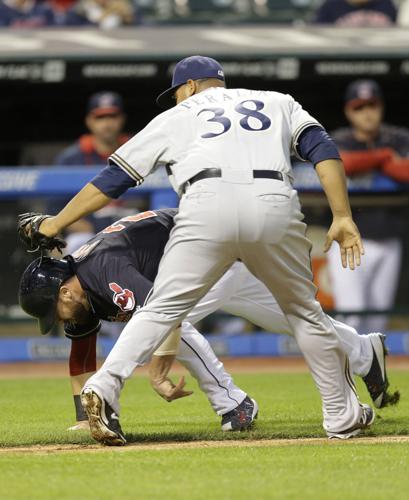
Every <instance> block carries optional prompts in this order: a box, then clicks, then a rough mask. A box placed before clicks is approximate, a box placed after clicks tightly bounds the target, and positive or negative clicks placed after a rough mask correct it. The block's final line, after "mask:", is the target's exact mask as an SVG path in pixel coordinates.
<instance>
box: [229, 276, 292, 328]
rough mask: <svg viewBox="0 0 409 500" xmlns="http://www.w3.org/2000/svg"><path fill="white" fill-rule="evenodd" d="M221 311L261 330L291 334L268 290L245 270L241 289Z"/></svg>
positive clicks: (281, 312)
mask: <svg viewBox="0 0 409 500" xmlns="http://www.w3.org/2000/svg"><path fill="white" fill-rule="evenodd" d="M222 309H223V310H224V311H225V312H228V313H229V314H233V315H234V316H239V317H241V318H244V319H247V320H248V321H250V322H251V323H254V324H255V325H257V326H259V327H260V328H262V329H263V330H266V331H269V332H273V333H284V334H292V330H291V328H290V325H289V324H288V321H287V318H286V317H285V315H284V313H283V311H282V310H281V308H280V306H279V305H278V303H277V301H276V300H275V298H274V297H273V295H272V293H271V292H270V290H269V289H268V288H267V287H266V286H265V285H264V283H262V282H261V281H260V280H258V279H257V278H256V277H255V276H253V275H252V274H251V273H250V271H248V270H247V269H245V280H243V282H242V285H241V287H240V288H238V289H237V291H236V294H235V295H233V296H232V297H230V299H229V300H227V301H226V302H225V303H224V305H223V306H222Z"/></svg>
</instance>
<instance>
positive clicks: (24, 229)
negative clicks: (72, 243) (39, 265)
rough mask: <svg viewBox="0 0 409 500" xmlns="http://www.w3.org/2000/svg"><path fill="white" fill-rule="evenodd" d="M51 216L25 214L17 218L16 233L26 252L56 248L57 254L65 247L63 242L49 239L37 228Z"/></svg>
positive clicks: (32, 213) (52, 238)
mask: <svg viewBox="0 0 409 500" xmlns="http://www.w3.org/2000/svg"><path fill="white" fill-rule="evenodd" d="M50 217H51V215H44V214H40V213H37V212H27V213H25V214H20V215H19V216H18V225H17V232H18V235H19V237H20V240H21V241H22V242H23V244H24V246H25V247H26V248H27V251H28V252H30V253H31V252H36V251H38V250H49V251H51V250H54V248H57V249H58V251H59V252H61V249H62V248H64V247H65V246H66V243H65V241H64V240H62V239H60V238H56V237H55V236H53V237H49V236H45V234H42V233H40V231H39V230H38V228H39V227H40V225H41V223H42V222H43V220H45V219H49V218H50Z"/></svg>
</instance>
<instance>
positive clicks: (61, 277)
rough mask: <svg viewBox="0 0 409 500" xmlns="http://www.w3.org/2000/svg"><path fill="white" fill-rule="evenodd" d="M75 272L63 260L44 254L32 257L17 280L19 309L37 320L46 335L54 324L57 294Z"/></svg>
mask: <svg viewBox="0 0 409 500" xmlns="http://www.w3.org/2000/svg"><path fill="white" fill-rule="evenodd" d="M73 275H74V271H73V270H72V269H71V266H70V264H69V263H68V262H67V261H66V260H58V259H52V258H50V257H43V258H39V259H36V260H34V261H33V262H32V263H31V264H30V265H29V266H28V267H27V269H26V270H25V271H24V273H23V276H22V278H21V281H20V288H19V294H18V298H19V303H20V306H21V307H22V309H23V310H24V311H25V312H26V313H27V314H29V315H30V316H34V317H35V318H37V319H38V324H39V327H40V331H41V333H42V334H43V335H46V334H47V333H49V332H50V331H51V329H52V328H53V326H54V325H55V323H56V319H57V318H56V312H57V302H58V293H59V290H60V287H61V285H62V284H63V283H64V281H67V279H68V278H71V276H73Z"/></svg>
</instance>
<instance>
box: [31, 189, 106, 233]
mask: <svg viewBox="0 0 409 500" xmlns="http://www.w3.org/2000/svg"><path fill="white" fill-rule="evenodd" d="M110 201H112V199H111V198H110V197H109V196H107V195H106V194H104V193H103V192H102V191H100V190H99V189H98V188H97V187H95V186H94V185H93V184H87V185H86V186H85V187H84V188H83V189H81V191H80V192H79V193H78V194H77V195H76V196H74V198H72V200H71V201H70V202H69V203H68V204H67V205H66V206H65V207H64V208H63V209H62V210H61V212H60V213H59V214H58V215H56V216H55V217H52V218H51V219H46V220H45V221H44V222H43V224H42V225H41V228H40V230H41V232H42V233H44V234H46V235H47V236H49V235H51V236H54V235H55V234H58V233H59V232H61V231H62V230H63V229H64V228H66V227H67V226H69V225H70V224H72V223H73V222H76V221H77V220H78V219H81V218H82V217H85V216H86V215H88V214H90V213H93V212H96V211H97V210H99V209H100V208H103V207H105V206H106V205H108V203H110Z"/></svg>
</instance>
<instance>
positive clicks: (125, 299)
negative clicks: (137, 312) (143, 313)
mask: <svg viewBox="0 0 409 500" xmlns="http://www.w3.org/2000/svg"><path fill="white" fill-rule="evenodd" d="M109 288H110V289H111V290H112V291H113V292H114V296H113V297H112V300H113V302H114V304H115V305H117V306H118V307H119V308H120V309H121V311H125V312H126V311H133V310H134V309H135V296H134V294H133V292H132V291H131V290H128V288H122V287H121V286H120V285H118V283H115V282H112V283H110V284H109Z"/></svg>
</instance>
